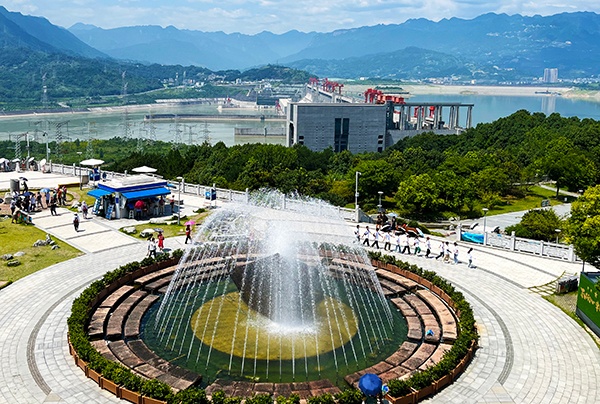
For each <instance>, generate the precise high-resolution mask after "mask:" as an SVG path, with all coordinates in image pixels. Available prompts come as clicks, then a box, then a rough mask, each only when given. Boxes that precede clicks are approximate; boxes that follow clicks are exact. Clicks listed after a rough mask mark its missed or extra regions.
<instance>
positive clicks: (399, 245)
mask: <svg viewBox="0 0 600 404" xmlns="http://www.w3.org/2000/svg"><path fill="white" fill-rule="evenodd" d="M401 249H402V236H401V235H400V234H398V235H396V249H395V250H394V251H395V252H398V253H399V252H400V250H401Z"/></svg>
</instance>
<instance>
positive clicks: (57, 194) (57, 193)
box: [55, 187, 62, 205]
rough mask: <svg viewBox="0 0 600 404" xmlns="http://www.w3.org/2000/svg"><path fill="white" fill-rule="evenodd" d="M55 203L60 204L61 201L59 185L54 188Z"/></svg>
mask: <svg viewBox="0 0 600 404" xmlns="http://www.w3.org/2000/svg"><path fill="white" fill-rule="evenodd" d="M55 195H56V203H57V204H58V205H60V204H61V203H62V188H61V187H57V188H56V194H55Z"/></svg>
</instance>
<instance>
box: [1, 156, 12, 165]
mask: <svg viewBox="0 0 600 404" xmlns="http://www.w3.org/2000/svg"><path fill="white" fill-rule="evenodd" d="M6 161H10V160H9V159H5V158H4V157H2V158H1V159H0V164H2V163H4V162H6Z"/></svg>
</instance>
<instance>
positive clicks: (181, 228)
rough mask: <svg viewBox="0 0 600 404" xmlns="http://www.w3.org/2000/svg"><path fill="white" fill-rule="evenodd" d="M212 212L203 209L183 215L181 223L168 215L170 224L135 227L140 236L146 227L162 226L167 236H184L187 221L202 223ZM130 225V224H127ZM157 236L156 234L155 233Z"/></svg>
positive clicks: (147, 224)
mask: <svg viewBox="0 0 600 404" xmlns="http://www.w3.org/2000/svg"><path fill="white" fill-rule="evenodd" d="M209 214H210V212H206V211H204V209H202V212H201V213H195V214H193V215H191V216H189V217H188V216H182V217H181V221H180V223H181V224H179V225H178V224H177V219H176V217H175V216H174V217H175V219H174V220H171V219H172V218H171V217H168V219H167V220H166V221H167V223H168V224H151V223H143V224H138V225H135V226H133V227H135V230H136V233H135V234H136V235H137V236H138V237H141V236H140V233H141V232H142V231H143V230H144V229H157V228H161V229H163V234H164V236H165V238H169V237H175V236H184V235H185V225H184V223H186V222H187V221H188V220H193V221H194V222H196V225H198V224H201V223H202V222H203V221H204V219H206V217H207V216H208V215H209ZM127 227H130V226H127ZM120 230H121V231H123V228H122V229H120ZM155 236H156V234H155Z"/></svg>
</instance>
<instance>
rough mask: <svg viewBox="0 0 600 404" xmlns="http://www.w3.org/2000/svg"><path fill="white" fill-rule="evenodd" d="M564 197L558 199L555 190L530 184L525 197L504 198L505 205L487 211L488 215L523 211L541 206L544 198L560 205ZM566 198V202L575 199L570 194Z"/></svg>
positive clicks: (563, 201)
mask: <svg viewBox="0 0 600 404" xmlns="http://www.w3.org/2000/svg"><path fill="white" fill-rule="evenodd" d="M564 198H565V196H560V197H559V199H556V191H553V190H550V189H546V188H542V187H538V186H532V187H531V188H530V189H529V192H527V195H526V196H525V198H520V199H516V198H510V199H506V200H505V203H506V204H505V205H499V206H495V207H494V208H491V209H490V211H489V212H488V215H499V214H502V213H511V212H519V211H523V210H531V209H535V208H539V207H541V206H542V201H543V200H544V199H548V200H550V205H551V206H555V205H561V204H563V203H565V200H564ZM566 198H567V202H572V201H573V199H575V198H573V197H570V196H568V197H566Z"/></svg>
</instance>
